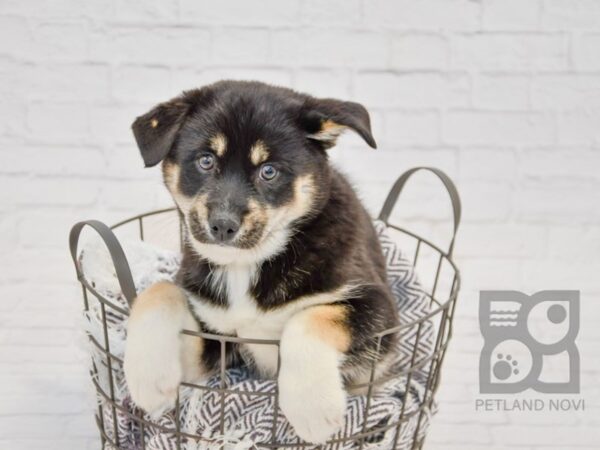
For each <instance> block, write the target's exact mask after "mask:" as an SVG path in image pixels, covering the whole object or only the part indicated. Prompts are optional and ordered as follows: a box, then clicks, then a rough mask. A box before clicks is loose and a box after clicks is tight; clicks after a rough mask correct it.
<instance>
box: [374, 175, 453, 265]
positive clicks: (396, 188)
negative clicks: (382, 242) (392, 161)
mask: <svg viewBox="0 0 600 450" xmlns="http://www.w3.org/2000/svg"><path fill="white" fill-rule="evenodd" d="M420 170H426V171H428V172H431V173H433V174H434V175H436V176H437V177H438V178H439V179H440V180H441V182H442V183H443V184H444V186H445V187H446V190H447V191H448V194H449V195H450V201H451V202H452V211H453V214H454V231H453V233H452V239H451V240H450V245H449V246H448V256H452V251H453V250H454V240H455V239H456V232H457V231H458V225H459V223H460V216H461V203H460V196H459V195H458V191H457V190H456V186H455V185H454V183H453V182H452V180H451V179H450V177H449V176H448V175H446V174H445V173H444V172H442V171H441V170H440V169H436V168H433V167H414V168H412V169H409V170H407V171H406V172H404V173H403V174H402V175H400V177H399V178H398V179H397V180H396V182H395V183H394V185H393V186H392V189H391V190H390V192H389V194H388V196H387V198H386V199H385V202H384V203H383V207H382V208H381V212H380V213H379V220H381V221H383V222H385V223H386V224H387V223H388V219H389V217H390V214H391V213H392V210H393V209H394V206H395V205H396V202H397V201H398V196H399V195H400V193H401V192H402V189H403V188H404V185H405V184H406V182H407V181H408V179H409V178H410V177H411V176H412V175H413V174H414V173H415V172H418V171H420Z"/></svg>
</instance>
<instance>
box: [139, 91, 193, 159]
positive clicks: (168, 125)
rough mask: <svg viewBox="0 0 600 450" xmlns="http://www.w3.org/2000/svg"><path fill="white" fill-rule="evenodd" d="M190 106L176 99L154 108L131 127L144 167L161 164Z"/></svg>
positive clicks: (180, 99)
mask: <svg viewBox="0 0 600 450" xmlns="http://www.w3.org/2000/svg"><path fill="white" fill-rule="evenodd" d="M189 109H190V105H189V104H188V103H186V102H185V101H184V100H183V99H182V98H176V99H173V100H170V101H168V102H165V103H161V104H160V105H157V106H155V107H154V108H152V110H150V111H149V112H147V113H146V114H144V115H143V116H140V117H138V118H137V119H135V122H133V125H131V129H132V130H133V135H134V136H135V140H136V142H137V145H138V147H139V149H140V153H141V154H142V158H143V159H144V164H145V165H146V167H152V166H155V165H157V164H158V163H159V162H161V161H162V160H163V159H164V158H165V157H166V156H167V154H168V153H169V150H171V147H172V146H173V143H174V142H175V137H176V136H177V133H178V132H179V129H180V128H181V125H182V124H183V122H184V121H185V118H186V116H187V113H188V111H189Z"/></svg>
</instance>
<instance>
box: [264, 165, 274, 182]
mask: <svg viewBox="0 0 600 450" xmlns="http://www.w3.org/2000/svg"><path fill="white" fill-rule="evenodd" d="M276 176H277V169H276V168H275V167H273V166H272V165H271V164H263V165H262V166H261V168H260V177H261V178H262V179H263V180H265V181H271V180H272V179H273V178H275V177H276Z"/></svg>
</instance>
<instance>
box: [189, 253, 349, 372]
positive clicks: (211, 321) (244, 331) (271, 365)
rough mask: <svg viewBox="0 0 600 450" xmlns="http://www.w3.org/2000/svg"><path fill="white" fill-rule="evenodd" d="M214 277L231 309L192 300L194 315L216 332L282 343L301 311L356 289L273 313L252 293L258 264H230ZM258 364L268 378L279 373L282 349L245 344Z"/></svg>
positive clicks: (297, 302)
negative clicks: (261, 305) (278, 367)
mask: <svg viewBox="0 0 600 450" xmlns="http://www.w3.org/2000/svg"><path fill="white" fill-rule="evenodd" d="M217 270H218V271H217V272H216V273H215V274H214V276H213V280H212V281H213V286H214V287H215V288H216V289H223V290H224V293H226V295H227V300H228V307H226V308H222V307H218V306H214V305H213V304H211V303H210V302H207V301H205V300H203V299H201V298H191V299H190V301H191V305H192V307H193V308H194V312H195V313H196V314H197V315H198V317H200V318H201V319H202V320H203V321H205V322H206V323H207V324H208V325H209V326H210V327H211V328H212V329H214V330H216V331H218V332H220V333H223V334H230V335H235V336H238V337H242V338H254V339H266V340H278V339H280V338H281V334H282V332H283V329H284V327H285V324H286V323H287V322H288V320H289V319H290V318H291V317H292V316H293V315H294V314H296V313H297V312H299V311H302V310H303V309H305V308H308V307H310V306H315V305H323V304H327V303H334V302H337V301H340V300H342V299H343V298H345V297H346V296H347V295H348V294H349V293H350V292H351V291H352V290H353V289H354V287H353V286H351V285H346V286H342V287H340V288H338V289H336V290H334V291H331V292H322V293H318V294H312V295H307V296H303V297H300V298H296V299H291V300H289V301H288V302H286V303H285V304H283V305H281V306H278V307H277V308H274V309H272V310H269V311H264V310H262V309H260V308H259V307H258V305H257V302H256V300H255V299H254V298H253V297H252V295H251V294H250V291H251V286H252V283H253V282H254V277H255V276H256V275H257V274H256V266H254V265H252V266H251V265H246V264H241V265H236V264H229V265H227V266H224V267H223V268H220V269H217ZM244 349H245V350H247V351H249V352H250V353H251V355H252V357H253V359H254V362H255V363H256V368H257V369H258V370H259V371H260V372H262V373H264V374H265V375H273V374H274V373H275V372H276V370H277V358H278V347H277V346H275V345H267V344H245V345H244Z"/></svg>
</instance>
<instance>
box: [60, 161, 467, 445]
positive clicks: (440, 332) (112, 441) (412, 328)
mask: <svg viewBox="0 0 600 450" xmlns="http://www.w3.org/2000/svg"><path fill="white" fill-rule="evenodd" d="M420 170H426V171H429V172H432V173H433V174H435V175H436V176H437V177H438V178H439V179H440V180H441V181H442V183H443V185H444V186H445V188H446V190H447V191H448V194H449V195H450V200H451V202H452V210H453V233H452V237H451V240H450V243H449V245H448V249H447V250H442V249H441V248H439V247H438V246H436V245H434V244H433V243H432V242H430V241H429V240H427V239H424V238H422V237H420V236H418V235H417V234H415V233H413V232H411V231H408V230H405V229H404V228H402V227H399V226H397V225H394V224H392V223H390V222H389V217H390V214H391V212H392V209H393V208H394V206H395V204H396V202H397V199H398V197H399V195H400V193H401V192H402V189H403V188H404V186H405V184H406V182H407V180H408V179H409V178H410V177H411V175H413V174H414V173H415V172H417V171H420ZM172 211H174V208H169V209H163V210H158V211H152V212H149V213H146V214H141V215H138V216H135V217H132V218H130V219H127V220H124V221H122V222H119V223H117V224H115V225H113V226H112V227H110V228H109V227H107V226H106V225H104V224H103V223H102V222H99V221H95V220H88V221H83V222H79V223H77V224H75V225H74V226H73V228H72V229H71V232H70V236H69V246H70V251H71V256H72V258H73V262H74V264H75V268H76V271H77V277H78V280H79V282H80V283H81V286H82V292H83V301H84V308H85V311H86V312H87V311H88V310H89V308H90V304H91V303H90V302H94V301H97V302H99V304H98V305H99V311H100V314H101V321H102V336H101V338H100V339H98V337H94V336H91V335H88V338H89V340H90V343H91V345H92V346H93V348H94V350H95V351H98V352H100V353H101V354H102V356H103V361H102V365H104V366H105V367H99V366H98V364H96V363H94V361H92V366H91V370H90V372H91V373H90V375H91V378H92V383H93V384H94V387H95V389H96V393H97V395H98V398H99V399H101V400H102V402H100V403H99V405H98V409H97V411H96V414H95V418H96V423H97V426H98V430H99V432H100V438H101V441H102V445H103V448H110V449H124V448H127V449H129V448H131V446H125V445H124V444H123V443H124V442H126V441H128V442H131V439H129V438H128V436H127V434H128V431H127V430H122V429H119V427H118V426H117V415H126V416H128V418H129V419H130V420H132V421H134V422H135V423H136V424H137V425H138V426H139V428H140V429H141V430H142V438H141V445H140V446H139V448H142V449H144V450H145V449H146V448H147V444H146V443H145V442H144V437H143V435H144V430H147V429H152V428H153V429H156V430H159V431H161V432H165V433H170V434H171V435H172V436H174V437H175V442H176V446H175V448H177V449H178V450H180V449H186V448H190V447H188V446H187V445H186V442H198V443H204V444H206V445H208V444H211V445H213V446H207V447H205V448H228V447H227V446H226V445H225V444H224V443H222V442H218V441H214V440H212V441H211V440H210V439H207V438H206V437H203V436H200V435H196V434H191V433H187V432H184V431H182V429H181V424H180V423H179V421H178V420H175V423H174V426H165V425H164V424H163V423H159V422H158V421H154V420H151V419H149V418H148V417H147V416H144V415H143V414H142V413H141V411H140V412H139V413H134V412H132V411H131V409H130V408H128V407H127V405H123V404H122V402H120V401H119V400H117V399H116V395H115V389H116V387H115V380H114V378H113V377H114V373H115V371H114V370H113V369H115V368H118V367H122V364H123V361H122V359H121V358H120V357H119V356H117V355H115V354H114V352H113V351H111V345H110V339H109V336H108V327H107V320H108V319H107V317H109V316H110V315H111V314H122V315H128V311H127V309H126V308H123V307H121V306H119V305H116V304H114V303H113V302H111V301H110V300H109V299H107V298H106V297H104V296H103V295H102V294H100V293H99V292H98V291H97V289H96V288H95V286H94V285H92V284H91V283H90V282H89V281H88V280H86V278H85V277H84V275H83V271H82V268H81V264H80V262H79V260H78V252H77V246H78V242H79V237H80V234H81V231H82V229H83V228H84V227H85V226H86V225H87V226H89V227H91V228H93V229H94V230H95V231H96V232H97V233H98V234H99V235H100V237H101V238H102V240H103V241H104V244H105V245H106V247H107V248H108V251H109V253H110V257H111V260H112V263H113V264H114V268H115V274H116V276H117V279H118V281H119V285H120V288H121V291H122V293H123V295H124V296H125V298H126V300H127V303H128V304H129V305H130V304H131V303H132V302H133V300H134V298H135V297H136V289H135V285H134V282H133V277H132V274H131V270H130V267H129V264H128V261H127V259H126V257H125V253H124V251H123V249H122V247H121V245H120V243H119V241H118V239H117V237H116V236H115V234H114V233H113V232H112V231H111V230H116V229H119V228H121V227H123V226H125V225H126V224H131V225H134V226H135V225H136V223H137V227H136V228H137V230H136V231H137V235H138V237H139V239H141V240H144V238H145V236H144V234H145V222H146V220H148V218H149V217H151V216H155V217H156V216H158V215H162V214H166V213H171V214H172ZM460 216H461V204H460V198H459V196H458V192H457V190H456V188H455V186H454V184H453V182H452V181H451V180H450V178H449V177H448V176H447V175H446V174H445V173H443V172H442V171H440V170H438V169H434V168H428V167H417V168H413V169H410V170H408V171H407V172H405V173H404V174H403V175H401V176H400V177H399V178H398V180H397V181H396V182H395V184H394V185H393V187H392V189H391V190H390V192H389V194H388V196H387V198H386V200H385V203H384V205H383V208H382V210H381V212H380V214H379V217H378V219H379V220H381V221H383V222H384V223H385V224H386V225H387V227H388V229H390V230H393V232H394V233H395V234H397V235H398V237H399V238H401V239H403V240H404V241H406V242H409V241H410V242H411V245H412V247H413V248H414V253H412V255H413V256H412V265H413V266H414V267H415V269H416V270H418V271H419V274H421V272H422V271H423V268H426V267H429V268H430V269H431V270H430V272H431V274H432V277H431V282H430V283H429V285H428V286H427V287H425V285H424V287H423V292H422V294H423V295H424V296H425V297H426V298H427V301H428V302H429V307H430V310H429V312H428V313H427V314H426V315H425V316H422V317H420V318H418V319H417V320H414V321H410V322H408V323H406V322H405V323H401V325H399V326H396V327H394V328H393V329H389V330H385V331H384V332H381V333H378V334H377V335H376V336H373V339H375V340H376V341H377V342H381V339H382V338H383V337H384V336H385V335H389V334H393V333H398V336H400V339H402V336H404V335H408V334H409V333H412V335H414V336H415V337H414V341H413V342H412V345H413V349H412V357H411V358H410V364H409V365H408V366H407V367H405V368H403V369H402V370H399V371H397V372H395V373H393V374H391V375H386V376H385V377H384V378H385V379H382V378H381V377H379V378H378V377H376V376H375V374H376V373H377V363H375V362H373V364H372V365H371V371H370V377H369V381H368V382H367V383H363V384H362V385H361V387H364V388H365V389H366V402H365V410H364V413H363V415H364V417H365V426H363V427H362V431H361V432H359V433H354V434H350V435H343V436H341V437H337V438H335V439H331V440H330V441H328V442H327V443H326V444H323V445H321V446H315V445H314V444H309V443H298V444H286V443H281V442H277V440H276V434H275V432H274V430H275V427H276V424H277V419H278V415H280V414H281V412H279V410H278V407H277V405H278V392H277V389H276V388H275V389H274V390H272V391H271V392H266V393H265V392H263V393H261V395H267V396H271V397H272V398H273V405H274V408H273V409H274V411H272V416H273V433H272V439H271V440H269V441H267V442H259V443H255V444H254V445H253V446H252V447H251V448H256V449H279V448H293V449H315V448H319V449H330V448H332V449H333V448H347V447H348V445H349V444H352V445H353V447H352V448H357V449H359V450H362V449H363V447H364V446H366V445H367V444H368V443H369V442H372V441H370V439H372V438H373V437H374V436H377V435H380V434H381V433H384V432H387V431H388V430H391V429H394V438H393V443H392V445H391V446H390V447H389V448H394V449H399V448H402V449H408V448H410V449H421V448H423V445H424V441H425V433H424V431H423V430H421V427H422V422H423V417H424V413H425V411H431V410H432V408H435V394H436V391H437V389H438V386H439V384H440V378H441V377H440V375H441V367H442V363H443V360H444V356H445V354H446V350H447V348H448V343H449V341H450V338H451V336H452V321H453V317H454V310H455V306H456V299H457V295H458V291H459V286H460V275H459V271H458V269H457V267H456V265H455V264H454V262H453V260H452V252H453V248H454V241H455V237H456V232H457V229H458V225H459V222H460ZM180 236H181V230H180ZM408 247H409V245H408V244H406V245H405V246H403V249H404V248H408ZM442 272H444V275H443V278H444V280H445V281H444V283H442V281H441V280H442V275H441V274H442ZM442 284H444V285H445V287H443V288H442ZM442 291H443V292H442ZM90 294H91V295H90ZM424 324H433V327H432V330H433V332H434V334H433V341H432V343H433V350H432V352H431V353H430V355H429V356H428V357H427V358H424V359H420V360H418V361H417V360H416V359H417V358H416V353H417V348H418V347H419V345H420V337H421V336H422V330H423V328H424ZM182 333H184V334H186V335H189V336H197V337H199V338H203V339H205V340H213V341H217V342H218V343H219V345H220V348H221V361H222V364H221V370H220V379H221V380H222V381H221V383H220V385H218V386H212V387H210V386H204V385H196V384H191V383H182V384H181V385H180V392H181V389H183V388H186V389H200V390H202V391H203V392H207V391H212V392H216V393H217V394H218V395H220V396H221V398H223V399H224V398H225V396H226V395H243V393H239V392H236V391H232V390H230V389H228V387H227V386H226V384H225V382H224V380H225V370H226V367H225V360H226V352H227V345H228V344H230V343H238V344H241V343H245V344H248V343H251V344H259V345H269V346H277V348H278V350H279V341H276V340H263V339H244V338H238V337H232V336H221V335H214V334H208V333H200V332H194V331H189V330H184V331H182ZM423 367H426V368H427V371H426V374H427V375H426V380H425V382H424V386H425V390H424V393H423V395H422V400H421V401H420V404H419V405H418V407H417V408H416V409H414V410H412V411H411V412H407V411H405V408H404V406H405V405H404V404H403V406H402V410H401V412H400V415H399V417H398V418H397V420H394V421H392V422H391V423H384V424H381V425H380V426H377V427H370V428H368V429H367V428H366V418H367V417H368V414H369V406H370V404H371V399H372V396H373V393H374V392H375V390H376V388H377V386H378V385H380V384H381V383H383V382H385V381H386V380H389V379H390V378H392V377H398V379H402V380H404V379H405V380H406V381H405V382H406V386H405V392H408V389H409V387H410V384H411V378H412V377H413V374H414V373H415V372H416V371H417V370H419V369H422V368H423ZM100 370H107V371H108V381H109V382H108V386H106V385H105V384H101V383H99V382H98V372H99V371H100ZM223 405H224V403H223V402H221V406H223ZM179 408H180V401H179V396H178V398H177V402H176V406H175V411H176V414H175V416H174V417H176V418H178V417H180V415H179ZM218 414H219V415H220V429H221V431H223V427H224V419H223V417H224V414H225V412H224V408H223V407H221V410H220V411H219V413H218ZM107 417H108V418H109V419H110V420H106V418H107ZM409 420H412V421H416V428H415V429H414V432H413V433H411V435H410V437H409V442H406V438H403V442H402V443H401V442H400V440H399V436H400V435H401V431H402V429H403V426H405V425H406V423H407V422H408V421H409ZM413 423H415V422H413ZM193 448H196V447H193ZM244 448H246V447H244ZM371 448H373V447H371Z"/></svg>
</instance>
